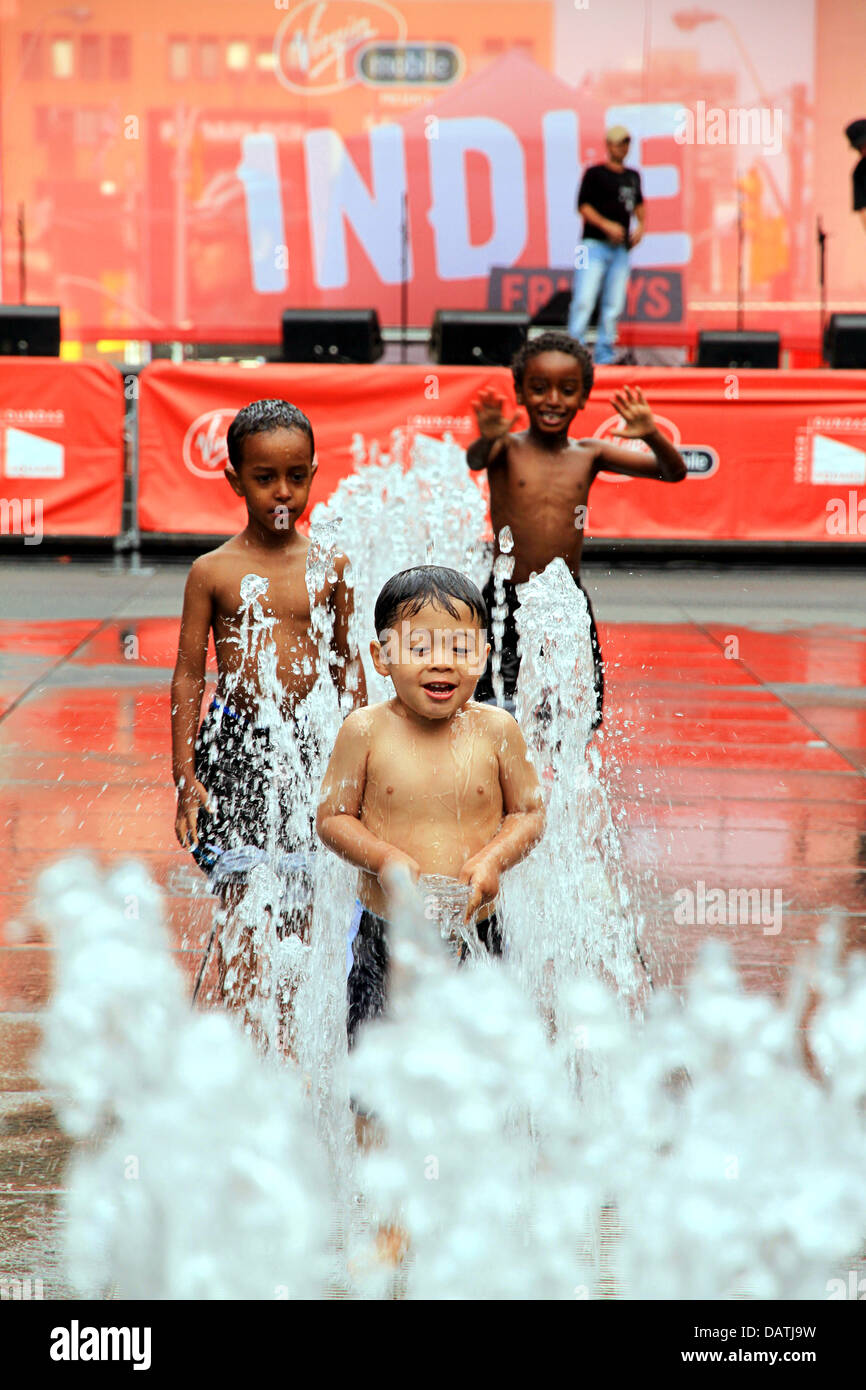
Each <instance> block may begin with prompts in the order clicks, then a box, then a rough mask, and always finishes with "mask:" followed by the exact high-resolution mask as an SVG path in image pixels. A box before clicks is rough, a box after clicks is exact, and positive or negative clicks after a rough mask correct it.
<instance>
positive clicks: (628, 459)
mask: <svg viewBox="0 0 866 1390" xmlns="http://www.w3.org/2000/svg"><path fill="white" fill-rule="evenodd" d="M511 370H512V374H513V376H514V389H515V394H516V397H517V403H518V405H522V406H523V407H524V409H525V410H526V413H527V415H528V416H529V428H528V429H526V430H522V431H520V432H519V433H515V434H512V433H511V429H512V426H513V425H514V423H515V422H516V420H517V415H514V416H513V417H512V418H511V419H510V420H506V419H505V416H504V414H503V409H504V406H505V400H504V398H503V397H502V396H499V395H497V393H496V392H495V391H492V390H488V391H483V392H481V393H480V394H479V396H478V397H477V398H476V400H475V401H474V402H473V407H474V409H475V414H476V417H477V420H478V428H479V431H480V438H478V439H476V440H475V442H474V443H473V444H471V445H470V447H469V449H468V450H467V453H466V461H467V463H468V464H469V467H470V468H471V469H473V470H474V471H478V470H480V469H482V468H486V469H487V477H488V480H489V483H490V517H491V522H492V525H493V535H494V537H495V547H496V553H497V554H498V553H499V533H500V531H501V529H502V528H503V527H504V526H507V527H509V528H510V530H511V533H512V536H513V539H514V570H513V573H512V576H511V579H510V580H506V581H505V601H506V604H507V611H506V616H505V631H504V633H503V638H502V651H501V673H502V678H503V685H504V697H505V699H506V700H507V701H509V702H511V701H513V700H514V692H515V689H516V686H517V676H518V673H519V670H520V655H519V652H518V648H517V642H518V638H517V625H516V621H515V613H516V610H517V608H518V606H519V603H520V600H519V598H518V596H517V590H516V586H517V585H518V584H522V583H524V582H525V581H526V580H527V579H529V578H530V576H531V575H533V574H536V573H538V574H540V573H541V571H542V570H543V569H545V568H546V566H547V565H549V564H550V562H551V561H552V560H554V559H556V557H557V556H561V557H562V559H563V560H564V561H565V563H566V564H567V565H568V568H569V570H570V571H571V575H572V578H573V579H574V582H575V584H576V585H577V586H578V588H580V589H581V590H582V591H583V593H584V596H585V597H586V603H587V607H588V608H589V621H590V641H591V644H592V655H593V664H594V686H595V696H596V714H595V719H594V722H593V728H597V727H598V725H599V724H600V723H601V719H602V704H603V700H604V668H603V666H602V659H601V648H600V647H599V642H598V633H597V631H596V626H595V618H594V616H593V612H592V607H591V605H590V602H589V595H588V594H587V593H586V590H585V589H584V588H583V585H582V584H581V582H580V557H581V552H582V550H583V527H584V523H585V521H586V513H587V502H588V499H589V490H590V488H591V487H592V484H593V482H594V481H595V479H596V478H597V477H598V475H599V473H620V474H624V475H625V476H626V477H629V478H657V479H659V480H660V481H661V482H666V483H679V482H681V481H682V479H683V478H685V476H686V465H685V463H684V462H683V458H682V455H681V454H680V453H679V451H678V450H677V449H676V448H675V447H674V445H673V444H672V443H671V442H670V440H669V439H666V438H665V436H664V435H663V434H662V433H661V431H660V430H659V429H658V427H657V425H656V422H655V420H654V419H653V413H652V411H651V409H650V407H649V405H648V404H647V402H646V400H645V399H644V396H643V392H642V391H640V390H639V389H637V388H631V387H629V386H626V387H624V388H623V390H622V391H619V392H617V393H616V394H615V395H614V396H613V397H612V400H611V403H612V405H613V406H614V408H615V409H616V410H617V411H618V412H619V414H620V416H621V418H622V420H623V428H622V429H621V430H620V431H618V433H617V438H621V439H634V440H642V441H643V443H644V444H645V445H647V446H648V448H647V449H641V450H640V451H638V450H637V449H634V448H632V449H628V448H620V447H618V446H617V445H615V444H608V443H607V442H606V441H604V440H601V439H570V438H569V436H568V429H569V426H570V424H571V422H572V420H573V419H574V417H575V415H576V414H577V412H578V411H579V410H582V409H583V407H584V406H585V405H586V402H587V400H588V398H589V393H590V391H591V390H592V382H593V365H592V358H591V357H590V355H589V353H588V352H587V350H586V348H585V347H583V346H582V345H581V344H580V343H579V342H577V341H576V339H574V338H570V337H569V336H568V335H567V334H566V333H542V334H541V335H540V336H539V337H537V338H534V339H532V341H531V342H528V343H527V344H526V345H525V346H524V347H523V348H522V349H521V351H520V352H518V353H517V355H516V356H515V358H514V361H513V363H512V367H511ZM518 413H519V412H518ZM484 598H485V601H486V603H487V605H488V607H489V608H492V607H493V604H494V602H495V599H494V584H493V576H492V575H491V577H490V579H489V580H488V582H487V585H486V587H485V589H484ZM476 697H477V699H479V700H486V701H493V700H494V698H495V696H494V690H493V681H492V674H491V667H490V665H489V664H488V668H487V672H486V673H485V675H484V676H483V677H482V678H481V680H480V681H479V683H478V689H477V690H476Z"/></svg>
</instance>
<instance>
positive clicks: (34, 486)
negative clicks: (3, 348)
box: [0, 357, 124, 544]
mask: <svg viewBox="0 0 866 1390" xmlns="http://www.w3.org/2000/svg"><path fill="white" fill-rule="evenodd" d="M123 415H124V398H123V378H122V377H121V375H120V373H119V372H118V371H117V370H116V368H114V367H109V366H107V365H105V364H104V363H101V362H58V361H57V359H56V358H50V357H30V358H26V357H6V358H0V535H4V536H9V535H18V536H23V537H24V540H25V543H26V544H38V542H39V541H40V540H41V539H42V536H43V535H48V536H116V535H118V534H119V533H120V526H121V509H122V503H123Z"/></svg>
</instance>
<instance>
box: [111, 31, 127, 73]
mask: <svg viewBox="0 0 866 1390" xmlns="http://www.w3.org/2000/svg"><path fill="white" fill-rule="evenodd" d="M108 75H109V77H110V78H112V79H113V80H114V81H115V82H125V81H126V80H127V78H129V77H131V76H132V40H131V39H130V37H129V34H109V36H108Z"/></svg>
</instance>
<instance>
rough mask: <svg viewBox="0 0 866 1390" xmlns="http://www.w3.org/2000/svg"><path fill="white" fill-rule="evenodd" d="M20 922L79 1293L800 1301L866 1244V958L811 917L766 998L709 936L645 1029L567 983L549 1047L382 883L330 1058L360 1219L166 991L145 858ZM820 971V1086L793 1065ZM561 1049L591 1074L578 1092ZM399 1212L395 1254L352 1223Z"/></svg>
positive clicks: (418, 904) (260, 1067) (295, 1106)
mask: <svg viewBox="0 0 866 1390" xmlns="http://www.w3.org/2000/svg"><path fill="white" fill-rule="evenodd" d="M131 900H135V901H136V902H137V905H138V917H137V918H131V917H130V915H129V905H130V901H131ZM38 910H39V913H40V915H41V916H42V917H43V919H44V920H46V921H47V922H48V923H49V925H50V926H51V930H52V934H53V937H54V943H55V948H56V950H57V953H58V966H59V980H58V987H57V990H56V993H55V996H54V1000H53V1002H52V1005H51V1007H50V1010H49V1013H48V1018H47V1027H46V1043H45V1049H44V1054H43V1060H42V1063H41V1073H42V1078H43V1081H44V1083H45V1084H46V1085H47V1086H48V1087H50V1088H51V1089H52V1090H53V1091H55V1092H56V1093H57V1104H58V1109H59V1113H60V1116H61V1119H62V1121H63V1124H64V1126H65V1127H66V1128H67V1129H68V1130H71V1132H73V1133H75V1135H76V1136H77V1137H79V1138H82V1137H86V1138H87V1140H88V1143H87V1145H86V1147H85V1148H84V1149H82V1150H80V1151H79V1152H78V1153H77V1155H76V1156H75V1158H74V1159H73V1162H72V1164H71V1166H70V1169H69V1172H68V1174H67V1195H66V1197H65V1199H64V1203H65V1206H66V1212H67V1223H66V1232H67V1236H66V1240H67V1252H66V1254H67V1263H68V1266H69V1270H70V1274H71V1275H72V1278H73V1282H74V1283H75V1284H76V1285H77V1286H78V1287H79V1288H80V1289H81V1291H82V1292H85V1293H89V1294H90V1295H93V1294H94V1293H99V1292H105V1291H107V1290H112V1291H117V1292H118V1293H120V1294H121V1295H122V1296H126V1297H151V1298H152V1297H165V1298H180V1297H202V1298H223V1297H289V1298H301V1297H304V1298H308V1297H321V1296H328V1295H329V1294H330V1295H333V1294H334V1293H342V1294H343V1295H347V1294H348V1295H349V1296H354V1297H361V1298H370V1297H393V1296H394V1295H395V1293H396V1294H398V1295H399V1296H402V1297H405V1298H416V1299H421V1298H425V1299H426V1298H449V1299H452V1298H455V1297H456V1298H464V1299H466V1298H472V1299H495V1298H558V1299H566V1298H568V1299H573V1298H575V1297H587V1298H595V1297H603V1296H609V1295H610V1294H611V1293H617V1294H620V1295H623V1296H626V1297H631V1298H654V1299H655V1298H671V1299H674V1298H675V1299H693V1298H729V1297H742V1296H752V1297H765V1298H774V1299H792V1298H807V1299H812V1298H814V1299H819V1298H820V1299H823V1298H825V1297H826V1290H827V1286H828V1285H827V1281H828V1278H829V1277H830V1276H832V1275H833V1274H834V1273H836V1271H837V1270H838V1269H839V1268H841V1267H842V1262H843V1261H851V1260H852V1259H854V1258H856V1255H857V1251H858V1249H859V1248H860V1246H861V1244H862V1241H863V1237H864V1234H866V1190H864V1188H863V1183H862V1153H863V1144H864V1139H866V1132H864V1129H866V1120H864V1115H866V1108H864V1101H866V1061H864V1057H866V1051H864V1049H863V1048H862V1046H857V1045H856V1039H857V1037H859V1038H860V1039H861V1040H862V1032H863V1026H862V1019H863V1018H864V1017H866V957H863V956H857V957H854V958H852V959H851V960H850V961H849V962H848V963H847V964H846V965H845V966H844V967H842V966H841V965H840V964H839V962H838V933H837V934H834V933H833V932H832V930H830V929H828V932H827V941H826V943H825V949H824V955H823V958H822V960H821V961H820V962H819V966H818V968H817V970H816V968H815V966H814V964H812V963H810V962H809V960H808V959H807V960H806V961H805V964H800V965H798V967H797V973H796V974H795V979H794V982H793V988H792V991H791V996H790V998H789V1000H788V1001H787V1003H785V1004H783V1005H779V1004H776V1003H773V1002H772V1001H770V1000H769V999H767V998H765V997H764V996H762V995H754V994H750V995H745V994H744V993H743V991H742V989H741V987H740V984H739V981H738V979H737V976H736V973H735V972H734V970H733V969H732V967H731V963H730V956H729V952H728V950H727V948H726V947H724V946H723V945H722V944H721V943H708V944H706V945H705V947H704V948H703V951H702V953H701V957H700V960H699V963H698V966H697V968H696V969H695V970H694V971H693V973H692V975H691V977H690V979H689V981H688V982H687V986H686V990H685V994H684V998H683V999H682V1000H678V999H676V998H675V997H674V996H673V995H672V994H669V993H666V992H659V993H656V994H655V995H654V996H653V997H652V998H651V999H650V1001H649V1003H648V1005H647V1008H646V1012H645V1016H644V1017H643V1018H637V1017H635V1018H631V1019H630V1018H628V1017H627V1016H626V1015H625V1014H624V1012H623V1010H622V1007H621V1004H620V1001H619V1000H618V998H617V996H616V994H615V993H614V992H613V991H612V990H611V989H610V988H609V987H608V986H607V985H606V984H604V983H602V982H601V981H600V980H597V979H589V978H587V979H583V980H575V979H572V980H571V981H570V982H569V984H568V985H567V986H563V989H562V994H563V995H565V994H567V995H568V996H569V998H568V1000H567V1011H568V1016H569V1018H570V1020H573V1021H574V1024H575V1026H574V1028H572V1029H571V1030H570V1031H569V1032H568V1033H567V1034H566V1033H564V1032H560V1034H559V1036H558V1038H557V1041H556V1044H555V1046H551V1043H550V1042H549V1040H548V1039H547V1037H546V1036H545V1030H544V1028H543V1026H542V1024H541V1021H540V1020H539V1018H538V1015H537V1012H536V1010H535V1009H534V1007H533V1006H532V1003H531V1001H530V1000H529V998H528V996H527V994H526V992H525V990H524V989H523V988H522V986H521V983H520V979H519V976H518V975H517V974H516V972H514V971H512V970H510V969H509V968H508V966H507V965H506V966H505V967H504V968H503V966H502V965H501V964H497V963H494V962H492V961H491V960H490V959H489V958H485V957H484V956H480V957H479V958H478V960H477V962H470V963H468V964H466V965H465V966H463V967H461V968H460V969H455V967H454V965H453V962H452V961H451V959H450V958H449V953H448V950H447V947H446V946H445V944H444V943H443V942H442V940H441V939H440V937H439V933H438V931H437V930H436V929H435V927H431V924H430V922H429V920H428V919H427V918H426V917H425V914H424V912H423V906H422V901H421V898H420V896H419V895H418V894H417V892H416V890H413V888H412V887H411V885H410V884H409V883H408V880H405V881H404V882H403V883H402V884H399V885H398V888H397V892H396V894H395V898H394V900H393V901H392V904H391V909H390V914H389V915H390V918H391V921H392V938H391V941H392V957H393V974H392V981H391V1000H390V1008H389V1014H388V1016H387V1017H386V1018H384V1019H382V1020H380V1021H376V1022H370V1023H369V1024H367V1025H366V1026H365V1028H364V1029H363V1030H362V1033H361V1035H360V1040H359V1043H358V1046H357V1047H356V1048H355V1049H354V1051H353V1053H352V1057H351V1060H350V1064H349V1072H350V1080H351V1089H352V1093H353V1094H354V1095H355V1096H356V1097H357V1098H358V1099H359V1101H360V1102H361V1103H362V1104H363V1106H364V1107H366V1108H368V1109H369V1110H372V1111H375V1113H376V1115H377V1117H378V1121H379V1124H380V1126H382V1128H383V1131H384V1133H383V1136H382V1142H381V1145H380V1147H375V1148H373V1149H371V1150H370V1151H369V1152H368V1153H367V1154H365V1155H364V1156H363V1157H362V1159H361V1160H360V1161H359V1163H358V1167H357V1178H358V1181H359V1183H360V1187H361V1191H362V1192H363V1199H364V1205H365V1209H366V1222H367V1225H366V1227H365V1228H364V1229H362V1228H361V1226H360V1225H359V1224H358V1223H357V1222H356V1223H355V1230H354V1232H352V1231H350V1229H349V1228H350V1227H351V1225H352V1219H353V1213H347V1210H346V1208H347V1206H348V1205H351V1206H352V1207H353V1208H354V1209H356V1208H357V1203H356V1202H355V1201H354V1199H353V1198H352V1197H350V1196H347V1194H346V1192H345V1191H344V1190H343V1188H342V1187H341V1185H340V1184H337V1183H334V1182H333V1181H329V1175H328V1158H327V1156H326V1152H325V1150H324V1149H323V1148H322V1147H321V1144H320V1141H319V1139H318V1138H317V1134H316V1131H315V1128H314V1125H313V1122H312V1116H311V1107H310V1102H309V1097H307V1096H306V1095H305V1091H304V1087H303V1085H302V1084H301V1077H300V1075H299V1074H298V1073H296V1072H295V1071H294V1070H293V1069H292V1068H285V1067H280V1068H278V1067H275V1066H274V1065H273V1064H272V1063H271V1062H270V1060H268V1059H264V1060H263V1059H261V1058H259V1057H258V1056H257V1055H256V1053H255V1052H254V1050H253V1049H252V1047H251V1046H250V1043H249V1041H248V1040H246V1039H244V1038H243V1036H242V1035H241V1033H240V1031H239V1030H238V1029H237V1028H236V1026H235V1025H233V1024H232V1022H231V1021H230V1019H229V1018H228V1017H226V1016H222V1015H217V1016H210V1017H204V1018H203V1017H201V1016H197V1015H196V1014H195V1013H193V1012H191V1011H189V1010H188V1009H186V1008H184V1007H182V1006H181V1003H180V1001H181V998H182V990H181V987H180V984H179V981H178V980H174V981H173V980H172V976H173V975H174V973H175V970H174V966H173V965H172V964H171V961H170V959H169V957H168V947H167V942H166V940H165V937H164V933H163V930H162V927H161V923H160V920H159V911H160V908H159V897H158V894H157V892H156V891H155V890H154V888H153V886H152V885H151V884H149V882H148V880H147V878H146V876H145V875H144V873H143V871H142V870H141V869H140V868H138V867H137V866H134V865H133V866H125V867H124V868H122V869H120V870H118V871H117V872H116V873H115V874H114V875H112V877H111V878H110V879H108V880H106V881H105V882H103V881H102V880H100V878H99V875H98V874H97V873H96V872H95V870H93V868H92V867H91V866H90V865H88V864H82V863H81V862H80V861H78V862H75V861H72V862H69V861H67V862H66V863H63V864H59V865H56V866H55V867H54V868H53V869H51V870H49V871H48V872H47V873H46V874H45V875H44V876H43V878H42V880H41V881H40V888H39V895H38ZM813 982H814V983H817V984H818V985H819V987H820V989H821V991H822V995H823V998H822V1003H821V1006H820V1008H819V1010H818V1012H817V1014H816V1016H815V1020H814V1022H813V1024H812V1028H811V1042H812V1045H813V1048H814V1050H815V1052H816V1054H818V1055H820V1056H821V1058H822V1061H823V1062H824V1067H825V1082H824V1084H819V1083H818V1082H816V1081H815V1080H814V1079H813V1078H812V1077H811V1076H809V1075H808V1074H807V1073H806V1072H805V1070H804V1068H803V1064H802V1060H801V1056H800V1036H799V1020H800V1018H801V1016H802V1002H803V997H804V993H805V991H806V989H807V988H808V986H809V985H810V984H811V983H813ZM148 1004H149V1006H150V1007H148ZM154 1009H156V1011H157V1012H156V1013H154ZM852 1020H853V1021H854V1030H853V1033H852V1031H851V1029H852ZM858 1030H859V1031H858ZM575 1052H576V1053H579V1054H581V1057H582V1062H581V1065H583V1064H584V1063H585V1061H586V1058H587V1057H588V1058H590V1059H592V1061H593V1063H594V1064H598V1065H603V1067H604V1070H605V1071H606V1073H607V1075H608V1078H609V1084H608V1085H607V1086H606V1087H605V1088H603V1089H596V1090H595V1091H594V1092H593V1093H592V1094H591V1095H584V1096H581V1097H580V1098H578V1097H577V1096H576V1095H575V1092H574V1090H573V1087H572V1086H571V1085H570V1083H569V1075H570V1072H571V1071H572V1070H573V1068H572V1067H571V1065H570V1063H569V1053H575ZM130 1165H133V1169H131V1167H130ZM215 1213H217V1214H218V1219H215ZM395 1227H397V1228H399V1230H400V1231H401V1232H402V1234H403V1244H404V1245H405V1244H406V1243H408V1256H406V1257H404V1258H403V1259H402V1261H400V1260H399V1258H396V1257H393V1256H392V1257H391V1258H390V1259H389V1258H387V1257H383V1255H382V1253H381V1248H380V1242H379V1240H378V1239H377V1237H376V1235H375V1234H374V1233H375V1232H376V1231H377V1230H378V1231H379V1232H381V1231H382V1230H383V1229H391V1230H393V1229H394V1228H395ZM341 1230H342V1231H343V1232H344V1233H346V1232H348V1235H345V1237H344V1238H345V1250H346V1252H347V1255H348V1258H347V1259H346V1260H345V1262H342V1261H341V1260H340V1259H338V1255H339V1250H338V1247H337V1245H335V1243H334V1240H333V1232H334V1231H337V1232H340V1231H341Z"/></svg>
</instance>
